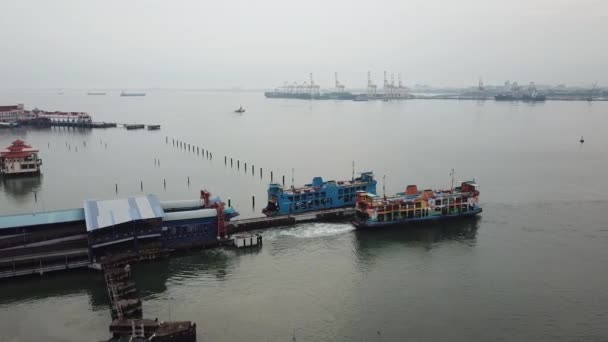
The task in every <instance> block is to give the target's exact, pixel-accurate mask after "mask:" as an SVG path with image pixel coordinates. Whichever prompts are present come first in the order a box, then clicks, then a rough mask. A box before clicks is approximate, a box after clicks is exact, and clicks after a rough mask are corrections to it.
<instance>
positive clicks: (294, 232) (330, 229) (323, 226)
mask: <svg viewBox="0 0 608 342" xmlns="http://www.w3.org/2000/svg"><path fill="white" fill-rule="evenodd" d="M353 230H355V227H353V226H351V225H350V224H348V223H311V224H302V225H298V226H296V227H292V228H279V229H273V230H269V231H267V232H265V234H264V240H278V239H280V238H283V237H290V238H297V239H314V238H318V237H327V236H334V235H340V234H344V233H347V232H350V231H353Z"/></svg>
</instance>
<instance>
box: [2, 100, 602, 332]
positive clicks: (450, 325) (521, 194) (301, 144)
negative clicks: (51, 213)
mask: <svg viewBox="0 0 608 342" xmlns="http://www.w3.org/2000/svg"><path fill="white" fill-rule="evenodd" d="M85 93H86V91H72V92H70V91H66V92H65V94H63V95H59V94H55V93H53V92H14V93H8V92H3V93H0V104H13V103H24V104H25V105H26V107H27V108H33V107H39V108H41V109H45V110H62V111H87V112H89V113H90V114H91V115H92V116H93V118H94V120H95V121H115V122H120V123H145V124H160V125H162V129H161V130H160V131H146V130H141V131H126V130H125V129H124V128H113V129H106V130H103V129H96V130H84V131H82V130H74V129H63V128H53V129H38V130H35V129H17V130H1V131H0V147H5V146H7V145H9V144H10V142H11V141H12V140H15V139H17V138H19V139H23V140H25V141H27V142H28V143H29V144H31V145H33V146H34V147H36V148H39V149H40V151H41V152H40V155H41V157H42V158H43V161H44V164H43V174H42V176H41V177H33V178H19V179H2V180H0V214H12V213H24V212H33V211H44V210H55V209H62V208H72V207H77V206H81V205H82V202H83V200H85V199H89V198H98V199H110V198H117V197H125V196H129V195H138V194H142V191H141V188H140V186H141V183H143V188H144V189H143V193H155V194H157V195H158V196H159V197H160V198H161V199H163V200H171V199H188V198H197V197H198V192H199V190H200V189H210V190H211V191H212V192H213V193H214V194H216V195H219V196H221V197H222V198H223V199H224V200H226V199H228V198H230V199H231V202H232V205H233V206H235V207H236V208H237V209H238V211H239V212H240V213H241V216H242V217H253V216H259V212H260V211H261V209H262V207H263V206H264V204H265V199H266V195H265V191H266V187H267V185H268V183H269V182H270V171H271V170H272V171H273V173H274V180H275V181H279V182H280V181H281V178H282V176H283V175H285V181H286V183H287V184H288V185H289V184H290V183H291V174H292V171H291V170H292V169H294V178H295V184H296V185H300V184H304V183H308V182H310V180H311V179H312V177H314V176H323V177H324V178H325V179H348V178H350V177H351V172H352V168H351V164H352V161H355V169H356V171H357V172H360V171H366V170H373V171H374V172H375V174H376V176H377V178H378V180H379V185H378V189H379V191H382V190H381V189H382V176H384V175H385V176H386V182H385V186H386V193H387V194H390V193H394V192H397V191H402V190H403V189H404V187H405V185H407V184H418V186H419V187H422V188H427V187H434V188H435V187H439V188H441V187H449V185H450V176H449V174H450V170H451V169H452V168H454V169H455V170H456V175H457V178H458V179H462V180H465V179H475V180H476V181H477V182H478V183H479V184H480V186H481V201H480V202H481V203H482V205H483V207H484V212H483V214H482V215H481V217H480V218H479V219H477V220H461V221H453V222H443V223H436V224H425V225H416V226H412V227H407V228H405V227H404V228H401V229H387V230H380V231H355V230H354V229H353V228H352V227H351V226H350V225H348V224H305V225H299V226H297V227H290V228H278V229H272V230H268V231H265V232H264V233H263V235H264V241H265V244H264V246H263V248H262V249H261V250H259V251H255V252H251V251H250V252H242V251H236V250H232V249H214V250H208V251H204V252H198V253H194V254H191V255H188V256H183V257H179V258H173V259H171V260H163V261H160V262H153V263H145V264H140V265H138V266H137V267H136V270H135V273H136V275H135V276H136V281H137V286H138V288H139V289H140V291H141V293H142V298H143V300H144V315H145V316H146V317H159V318H160V319H165V320H169V319H172V320H193V321H195V322H196V323H197V325H198V327H199V329H198V332H199V340H201V341H217V342H224V341H225V342H228V341H288V340H290V339H291V338H292V335H293V333H294V329H295V335H296V337H297V340H298V341H405V340H407V341H439V340H443V341H487V340H502V341H606V340H608V288H607V286H608V272H607V271H608V215H607V212H608V196H607V195H606V194H608V178H607V177H608V171H607V170H608V135H607V134H606V132H607V127H608V103H606V102H601V103H600V102H593V103H586V102H547V103H540V104H525V103H496V102H494V101H486V102H475V101H447V100H446V101H441V100H432V101H431V100H412V101H393V102H352V101H314V102H311V101H302V100H280V99H265V98H264V96H263V95H262V94H260V93H245V92H244V93H227V92H217V93H212V92H195V91H190V92H188V91H182V92H177V91H175V92H171V91H149V92H148V95H147V96H146V97H141V98H136V97H119V96H118V92H109V93H108V95H107V96H86V95H85ZM241 104H242V105H243V106H244V107H245V108H246V110H247V112H246V113H244V114H236V113H234V112H233V111H234V109H236V108H238V107H239V105H241ZM581 135H583V136H584V137H585V140H586V142H585V143H584V144H579V142H578V140H579V139H580V137H581ZM167 137H168V143H167V142H166V141H167V140H166V139H167ZM172 139H176V140H180V141H183V142H185V143H187V144H192V145H194V146H198V147H201V148H204V149H205V150H209V151H210V152H211V153H212V154H213V159H211V160H210V159H207V158H206V157H203V156H201V155H200V154H197V153H196V152H194V153H193V152H192V151H190V152H189V151H188V150H187V149H186V150H184V149H179V148H176V147H174V146H173V144H172ZM224 156H227V158H228V165H227V166H226V165H224ZM230 158H233V159H234V166H233V168H230ZM155 159H156V160H160V166H157V165H155ZM236 160H240V168H238V169H237V167H236ZM244 163H247V170H246V171H245V170H244ZM252 165H255V173H254V174H252V172H251V167H252ZM260 168H262V171H263V172H262V175H261V177H260ZM188 179H189V180H190V182H189V184H188ZM164 180H166V184H167V186H166V189H165V187H164V185H163V181H164ZM116 186H118V193H116ZM34 194H36V197H37V201H35V200H34ZM252 196H255V197H256V207H255V208H254V207H252V203H251V197H252ZM108 304H109V303H108V299H107V293H106V291H105V288H104V281H103V278H102V277H101V275H100V274H98V273H95V272H86V271H83V272H69V273H60V274H49V275H45V276H43V277H30V278H21V279H17V280H10V281H2V282H0V331H2V333H1V334H2V337H0V341H41V340H44V341H97V340H102V339H104V338H108V337H109V334H108V324H109V323H110V312H109V305H108Z"/></svg>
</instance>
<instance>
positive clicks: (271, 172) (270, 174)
mask: <svg viewBox="0 0 608 342" xmlns="http://www.w3.org/2000/svg"><path fill="white" fill-rule="evenodd" d="M270 182H271V183H272V171H270Z"/></svg>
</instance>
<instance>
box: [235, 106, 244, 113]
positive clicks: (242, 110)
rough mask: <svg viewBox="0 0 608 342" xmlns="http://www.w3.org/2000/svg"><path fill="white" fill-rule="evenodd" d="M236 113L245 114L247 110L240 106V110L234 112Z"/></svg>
mask: <svg viewBox="0 0 608 342" xmlns="http://www.w3.org/2000/svg"><path fill="white" fill-rule="evenodd" d="M234 112H235V113H245V109H244V108H243V106H240V107H239V109H237V110H235V111H234Z"/></svg>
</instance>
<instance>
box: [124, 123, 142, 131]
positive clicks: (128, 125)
mask: <svg viewBox="0 0 608 342" xmlns="http://www.w3.org/2000/svg"><path fill="white" fill-rule="evenodd" d="M144 127H145V125H142V124H125V128H126V129H129V130H131V129H142V128H144Z"/></svg>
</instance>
